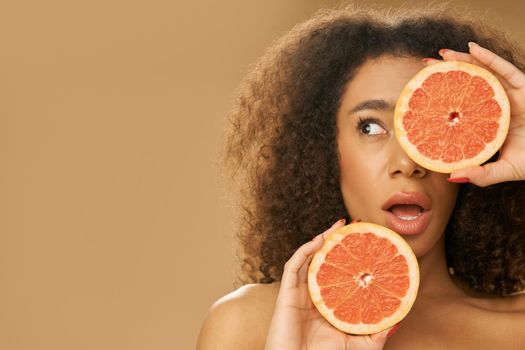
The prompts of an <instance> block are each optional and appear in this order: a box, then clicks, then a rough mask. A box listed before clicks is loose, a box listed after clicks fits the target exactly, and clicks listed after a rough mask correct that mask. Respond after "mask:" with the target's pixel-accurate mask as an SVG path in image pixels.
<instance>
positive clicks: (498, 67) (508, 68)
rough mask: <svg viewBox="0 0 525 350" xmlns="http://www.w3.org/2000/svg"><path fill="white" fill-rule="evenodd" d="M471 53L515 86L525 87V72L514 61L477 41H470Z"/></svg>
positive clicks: (516, 87) (517, 87)
mask: <svg viewBox="0 0 525 350" xmlns="http://www.w3.org/2000/svg"><path fill="white" fill-rule="evenodd" d="M469 48H470V54H471V55H472V56H474V58H476V59H477V60H478V61H480V62H481V63H483V64H484V65H486V66H487V67H489V68H490V69H491V70H493V71H494V72H496V73H497V74H499V75H500V76H501V77H503V78H504V79H505V80H506V81H507V82H508V83H509V84H510V85H511V86H512V87H513V88H515V89H522V88H525V74H523V72H521V71H520V70H519V69H518V68H516V67H515V66H514V65H513V64H512V63H510V62H508V61H506V60H505V59H503V58H501V57H500V56H498V55H496V54H495V53H493V52H492V51H490V50H487V49H486V48H484V47H481V46H479V45H478V44H476V43H473V42H470V43H469Z"/></svg>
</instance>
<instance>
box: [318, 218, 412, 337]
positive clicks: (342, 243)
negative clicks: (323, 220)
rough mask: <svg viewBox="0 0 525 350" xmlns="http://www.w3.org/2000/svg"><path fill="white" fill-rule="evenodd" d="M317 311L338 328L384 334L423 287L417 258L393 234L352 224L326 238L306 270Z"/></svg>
mask: <svg viewBox="0 0 525 350" xmlns="http://www.w3.org/2000/svg"><path fill="white" fill-rule="evenodd" d="M308 288H309V291H310V297H311V298H312V301H313V303H314V305H315V306H316V308H317V309H318V310H319V312H320V313H321V314H322V315H323V316H324V318H325V319H326V320H327V321H328V322H330V323H331V324H332V325H333V326H334V327H336V328H338V329H339V330H341V331H343V332H346V333H351V334H372V333H377V332H381V331H383V330H385V329H387V328H389V327H392V326H393V325H395V324H396V323H398V322H399V321H401V320H402V319H403V318H404V317H405V316H406V315H407V313H408V312H409V311H410V308H411V307H412V305H413V304H414V301H415V299H416V295H417V291H418V288H419V267H418V263H417V259H416V257H415V255H414V253H413V252H412V249H411V248H410V246H409V245H408V244H407V243H406V241H405V240H404V239H403V238H402V237H401V236H399V235H398V234H397V233H395V232H394V231H392V230H390V229H388V228H386V227H383V226H380V225H376V224H371V223H364V222H358V223H351V224H349V225H346V226H344V227H342V228H340V229H338V230H337V231H335V232H332V233H331V234H329V235H328V236H327V237H326V238H325V242H324V244H323V246H322V247H321V249H320V250H319V251H317V252H316V253H315V254H314V256H313V258H312V262H311V263H310V267H309V270H308Z"/></svg>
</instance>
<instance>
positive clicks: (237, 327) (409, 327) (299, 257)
mask: <svg viewBox="0 0 525 350" xmlns="http://www.w3.org/2000/svg"><path fill="white" fill-rule="evenodd" d="M443 56H444V59H446V60H447V59H459V60H463V61H467V62H472V63H475V64H478V65H480V66H484V67H486V68H489V69H490V70H492V71H493V72H494V73H496V74H497V76H498V77H499V78H500V80H502V83H503V85H504V87H505V88H506V89H507V94H508V96H509V100H510V102H511V111H512V120H511V127H510V130H509V136H508V138H507V140H506V142H505V145H504V149H503V150H502V157H501V158H500V159H499V160H498V161H497V162H494V163H491V164H490V165H485V166H483V167H473V168H470V169H462V170H459V171H457V172H456V173H453V174H451V177H469V178H470V180H471V182H473V183H475V184H477V185H480V186H484V185H487V184H491V183H498V182H502V181H517V180H524V179H525V171H523V170H525V155H524V154H525V152H523V150H524V149H525V75H524V74H523V73H522V72H520V71H518V70H517V69H516V68H515V67H514V66H512V65H511V64H510V63H508V62H506V61H504V60H503V59H501V58H500V57H498V56H495V55H494V54H493V53H491V52H490V51H488V50H485V49H483V48H481V47H479V46H476V45H473V46H471V49H470V53H469V54H466V53H457V52H453V51H447V52H445V53H444V54H443ZM433 63H434V61H429V60H427V61H426V64H433ZM421 68H422V63H421V61H420V60H418V59H415V58H411V57H392V56H382V57H379V58H377V59H374V60H369V61H367V62H366V63H365V64H364V65H363V66H361V67H360V69H359V70H358V72H357V74H356V76H355V77H354V79H353V80H352V81H351V82H350V84H349V86H348V88H347V90H346V91H345V92H344V95H343V97H342V104H341V107H340V110H339V111H338V114H337V126H338V130H339V133H338V139H337V142H338V148H339V155H340V166H341V174H342V175H341V189H342V194H343V198H344V202H345V205H346V207H347V210H348V212H349V213H350V215H351V216H352V217H354V218H359V219H361V220H363V221H370V222H375V223H378V224H382V225H385V219H384V215H383V213H382V210H381V205H382V204H383V203H384V201H385V200H386V199H387V198H388V197H389V196H390V195H391V194H392V193H394V192H398V191H410V192H412V191H419V192H424V193H425V194H426V195H428V196H429V197H430V199H431V201H432V216H431V219H430V224H429V225H428V227H427V228H426V229H425V231H424V232H423V233H421V234H419V235H417V236H405V239H406V240H407V242H408V243H409V245H410V246H411V247H412V249H413V250H414V252H415V254H416V256H417V257H418V262H419V265H420V275H421V282H420V288H419V293H418V297H417V299H416V302H415V304H414V306H413V307H412V309H411V311H410V312H409V314H408V315H407V317H406V318H405V319H404V320H403V321H402V322H401V323H400V326H399V328H398V330H397V331H396V332H395V333H394V334H393V335H391V336H390V337H388V336H387V333H388V331H389V330H387V331H384V332H382V333H379V334H375V335H371V336H350V335H347V334H344V333H341V332H339V331H337V330H336V329H335V328H333V327H331V326H330V325H329V324H328V323H327V322H326V321H324V319H323V318H322V317H320V315H319V314H318V312H317V311H316V309H315V308H314V307H313V305H312V303H311V301H310V299H309V297H308V291H307V283H306V270H307V268H308V264H309V261H310V260H311V257H312V255H313V254H314V253H315V252H316V251H317V250H318V249H319V248H320V247H321V246H322V243H323V241H324V238H323V235H322V234H321V235H319V236H317V237H316V238H315V239H314V240H313V241H311V242H308V243H306V244H304V245H303V246H301V247H300V248H299V249H298V250H297V251H296V252H295V254H294V255H293V256H292V257H291V258H290V260H289V261H288V262H287V263H286V265H285V267H284V273H283V278H282V280H281V283H274V284H270V285H247V286H243V287H241V288H240V289H238V290H237V291H235V292H233V293H231V294H229V295H227V296H225V297H223V298H221V299H220V300H219V301H217V302H216V303H215V304H214V305H213V306H212V308H211V309H210V312H209V314H208V316H207V318H206V321H205V322H204V324H203V327H202V329H201V334H200V336H199V340H198V345H197V349H199V350H207V349H266V350H270V349H306V348H308V349H359V350H364V349H368V350H371V349H389V350H392V349H405V350H407V349H408V350H410V349H443V347H444V346H446V347H447V349H495V348H500V349H521V348H522V347H523V344H525V334H524V333H523V331H522V329H523V326H524V325H525V295H523V294H522V295H516V296H512V297H507V298H498V297H495V296H491V295H487V294H480V293H474V292H472V291H470V290H469V289H468V288H467V287H466V286H464V285H463V284H462V283H461V282H460V281H459V280H457V279H455V277H454V276H453V275H450V274H449V273H448V270H447V266H446V259H445V247H444V229H445V226H446V223H447V221H448V219H449V217H450V214H451V211H452V209H453V205H454V202H455V200H456V196H457V191H458V185H457V184H452V183H449V182H447V181H446V180H447V176H446V175H443V174H438V173H433V172H430V171H428V170H425V169H423V168H421V167H419V166H418V165H416V164H415V163H414V162H412V161H411V159H410V158H408V156H407V155H406V154H405V153H404V151H403V150H402V149H401V147H400V146H399V144H398V142H397V140H396V139H395V137H393V131H392V123H393V110H391V109H388V108H387V109H382V110H370V109H368V110H363V111H360V112H357V113H349V112H350V111H351V110H352V109H353V108H354V107H355V106H356V105H358V104H359V103H360V102H362V101H364V100H369V99H382V100H385V101H395V100H396V99H397V97H398V96H399V93H400V91H401V88H402V87H403V86H404V84H406V82H407V81H408V80H409V79H410V77H412V76H413V75H414V74H415V73H416V72H417V71H418V70H419V69H421ZM363 115H364V116H366V117H370V116H372V117H374V118H376V119H377V120H378V122H379V123H377V124H373V125H372V124H370V125H369V127H370V128H371V129H370V130H372V131H373V132H372V134H373V135H370V133H368V132H367V133H363V132H360V130H362V129H360V128H356V124H357V120H358V118H359V117H360V116H363ZM370 183H373V184H374V186H372V187H370V185H369V184H370ZM356 203H359V205H356ZM343 225H344V222H341V221H339V222H336V223H335V224H334V225H333V226H332V227H331V228H329V229H328V230H327V231H326V232H328V231H331V230H336V229H338V228H340V227H342V226H343ZM326 232H325V233H326Z"/></svg>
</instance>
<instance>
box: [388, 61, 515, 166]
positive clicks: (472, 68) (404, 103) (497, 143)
mask: <svg viewBox="0 0 525 350" xmlns="http://www.w3.org/2000/svg"><path fill="white" fill-rule="evenodd" d="M454 70H461V71H464V72H467V73H469V74H470V75H477V76H480V77H481V78H483V79H485V80H486V81H487V82H488V84H489V85H490V86H491V87H492V89H493V90H494V99H495V100H496V101H497V102H498V103H499V106H500V108H501V117H500V119H499V122H498V123H499V128H498V132H497V134H496V138H495V139H494V140H493V141H491V142H490V143H487V144H485V148H484V149H483V150H482V151H481V152H480V153H479V154H477V155H476V156H474V157H472V158H467V159H463V160H461V161H458V162H454V163H446V162H444V161H442V160H440V159H430V158H428V157H426V156H424V155H422V154H421V153H420V152H419V151H418V150H417V148H416V146H415V145H414V144H413V143H412V142H410V141H409V140H408V136H407V132H406V130H405V128H404V127H403V117H404V115H405V113H406V112H407V111H408V110H409V107H408V105H409V101H410V99H411V97H412V95H413V94H414V92H415V91H416V89H418V88H420V87H421V86H422V85H423V82H424V81H425V80H426V79H427V78H428V77H429V76H430V75H431V74H433V73H438V72H444V73H445V72H449V71H454ZM509 124H510V104H509V99H508V97H507V94H506V93H505V89H504V88H503V86H502V85H501V83H500V82H499V80H498V79H497V78H496V77H495V76H494V75H493V74H492V73H490V72H489V71H487V70H486V69H484V68H481V67H479V66H476V65H473V64H470V63H466V62H461V61H443V62H439V63H435V64H433V65H430V66H427V67H425V68H423V69H422V70H421V71H419V72H418V73H417V74H416V75H415V76H414V77H413V78H412V79H411V80H410V81H409V82H408V83H407V84H406V85H405V87H404V88H403V90H402V91H401V94H400V96H399V98H398V100H397V103H396V108H395V112H394V128H395V134H396V138H397V139H398V141H399V143H400V144H401V147H402V148H403V149H404V150H405V152H406V153H407V154H408V156H409V157H410V158H411V159H412V160H414V162H416V163H417V164H419V165H421V166H422V167H424V168H426V169H429V170H432V171H435V172H440V173H451V172H453V171H456V170H458V169H462V168H466V167H469V166H474V165H479V164H482V163H484V162H485V161H487V160H488V159H490V157H492V156H493V155H494V154H495V153H496V152H497V151H498V149H499V148H500V147H501V145H503V142H504V141H505V137H506V136H507V132H508V129H509Z"/></svg>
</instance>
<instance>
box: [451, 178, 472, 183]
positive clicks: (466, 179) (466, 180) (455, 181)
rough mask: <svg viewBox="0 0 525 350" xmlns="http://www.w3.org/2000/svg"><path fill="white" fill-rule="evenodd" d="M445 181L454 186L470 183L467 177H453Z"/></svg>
mask: <svg viewBox="0 0 525 350" xmlns="http://www.w3.org/2000/svg"><path fill="white" fill-rule="evenodd" d="M447 181H448V182H452V183H455V184H464V183H468V182H470V179H469V178H468V177H454V178H448V179H447Z"/></svg>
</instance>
